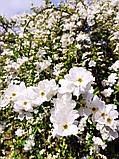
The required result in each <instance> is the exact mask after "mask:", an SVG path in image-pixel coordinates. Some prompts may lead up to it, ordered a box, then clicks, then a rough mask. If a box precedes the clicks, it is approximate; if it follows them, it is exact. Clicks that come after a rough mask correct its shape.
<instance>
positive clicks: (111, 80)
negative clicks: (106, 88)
mask: <svg viewBox="0 0 119 159" xmlns="http://www.w3.org/2000/svg"><path fill="white" fill-rule="evenodd" d="M116 76H117V74H116V73H111V74H110V75H109V76H108V81H107V82H108V83H109V85H110V86H112V85H113V84H114V83H115V82H116V79H117V78H118V77H116Z"/></svg>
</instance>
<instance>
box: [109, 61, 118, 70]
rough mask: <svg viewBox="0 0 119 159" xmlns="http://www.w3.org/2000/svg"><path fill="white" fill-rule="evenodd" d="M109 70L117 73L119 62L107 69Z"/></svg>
mask: <svg viewBox="0 0 119 159" xmlns="http://www.w3.org/2000/svg"><path fill="white" fill-rule="evenodd" d="M109 69H110V70H114V71H117V70H118V69H119V60H117V61H116V62H115V63H114V64H113V65H112V66H111V67H109Z"/></svg>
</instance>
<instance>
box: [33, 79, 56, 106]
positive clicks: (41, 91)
mask: <svg viewBox="0 0 119 159" xmlns="http://www.w3.org/2000/svg"><path fill="white" fill-rule="evenodd" d="M57 90H58V86H57V85H56V82H55V80H54V79H52V80H50V81H49V80H47V79H46V80H43V81H40V82H39V84H38V86H37V87H35V88H34V91H35V93H36V94H37V98H36V100H35V101H34V102H36V104H39V105H40V104H42V103H43V102H45V101H50V100H51V98H52V97H53V96H54V95H55V94H56V93H57Z"/></svg>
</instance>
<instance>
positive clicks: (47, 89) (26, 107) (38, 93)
mask: <svg viewBox="0 0 119 159" xmlns="http://www.w3.org/2000/svg"><path fill="white" fill-rule="evenodd" d="M57 89H58V86H57V85H56V83H55V80H53V79H52V80H50V81H49V80H47V79H46V80H43V81H40V82H39V84H38V86H35V87H34V86H30V87H26V86H25V83H24V82H21V83H20V85H15V84H12V83H11V84H9V86H8V88H7V89H6V90H5V92H4V97H3V99H1V101H0V106H1V107H4V106H5V105H6V104H11V105H12V106H13V108H14V111H15V112H18V113H19V115H18V118H19V119H20V120H23V119H24V116H26V119H30V118H32V115H31V112H33V107H34V106H36V105H41V104H42V103H43V102H45V101H50V100H51V98H52V96H53V95H55V94H56V93H57Z"/></svg>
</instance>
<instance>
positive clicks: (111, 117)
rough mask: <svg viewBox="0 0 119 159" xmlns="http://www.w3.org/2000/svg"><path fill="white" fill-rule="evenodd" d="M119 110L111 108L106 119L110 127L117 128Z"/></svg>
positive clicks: (106, 123)
mask: <svg viewBox="0 0 119 159" xmlns="http://www.w3.org/2000/svg"><path fill="white" fill-rule="evenodd" d="M118 115H119V114H118V112H117V111H116V110H111V111H110V112H108V114H107V116H106V119H105V125H106V126H108V127H110V128H111V129H112V130H115V129H117V123H118V121H117V120H115V119H117V118H118Z"/></svg>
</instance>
